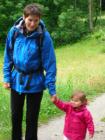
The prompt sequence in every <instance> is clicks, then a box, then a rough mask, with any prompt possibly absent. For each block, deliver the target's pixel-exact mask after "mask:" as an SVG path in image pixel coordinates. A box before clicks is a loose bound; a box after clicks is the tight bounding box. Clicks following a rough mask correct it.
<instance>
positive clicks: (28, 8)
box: [23, 4, 41, 17]
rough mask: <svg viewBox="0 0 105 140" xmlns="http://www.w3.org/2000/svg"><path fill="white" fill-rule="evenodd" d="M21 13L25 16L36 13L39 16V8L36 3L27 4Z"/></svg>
mask: <svg viewBox="0 0 105 140" xmlns="http://www.w3.org/2000/svg"><path fill="white" fill-rule="evenodd" d="M23 14H24V16H25V17H28V16H30V15H36V16H39V17H40V16H41V9H40V7H39V5H38V4H29V5H27V6H26V7H25V8H24V10H23Z"/></svg>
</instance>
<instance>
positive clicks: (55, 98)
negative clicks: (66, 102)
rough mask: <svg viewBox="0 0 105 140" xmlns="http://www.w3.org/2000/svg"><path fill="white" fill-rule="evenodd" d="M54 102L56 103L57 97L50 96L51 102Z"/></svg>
mask: <svg viewBox="0 0 105 140" xmlns="http://www.w3.org/2000/svg"><path fill="white" fill-rule="evenodd" d="M55 101H57V96H56V94H55V95H52V96H51V102H53V103H54V102H55Z"/></svg>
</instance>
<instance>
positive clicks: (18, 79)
mask: <svg viewBox="0 0 105 140" xmlns="http://www.w3.org/2000/svg"><path fill="white" fill-rule="evenodd" d="M40 18H41V12H40V8H39V7H38V5H37V4H30V5H27V6H26V7H25V8H24V11H23V17H22V18H20V19H19V20H18V21H17V22H16V23H15V24H14V26H13V27H12V28H11V29H10V31H9V33H8V36H7V41H6V48H5V53H4V67H3V71H4V87H5V88H7V89H8V88H11V117H12V140H22V116H23V105H24V99H25V97H26V108H27V111H26V135H25V140H37V139H38V138H37V123H38V115H39V110H40V103H41V99H42V96H43V90H44V89H45V88H48V90H49V93H50V95H51V96H52V97H53V98H55V97H56V87H55V81H56V79H55V78H56V58H55V53H54V48H53V43H52V39H51V37H50V35H49V32H48V31H47V30H46V29H45V25H44V23H43V21H42V20H41V19H40ZM44 71H45V72H44Z"/></svg>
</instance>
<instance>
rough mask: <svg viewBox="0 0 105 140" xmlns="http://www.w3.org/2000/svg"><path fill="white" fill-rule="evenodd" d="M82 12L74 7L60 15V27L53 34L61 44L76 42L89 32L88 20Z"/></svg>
mask: <svg viewBox="0 0 105 140" xmlns="http://www.w3.org/2000/svg"><path fill="white" fill-rule="evenodd" d="M81 15H82V12H81V11H80V10H79V9H77V10H75V11H74V9H73V8H70V9H67V11H65V12H62V13H61V14H60V15H59V17H58V28H57V29H56V31H54V32H52V36H53V38H54V40H55V41H56V42H58V43H59V44H67V43H71V42H75V41H77V40H78V39H80V38H81V37H82V36H83V35H84V34H85V33H87V32H88V30H87V26H86V24H85V23H86V22H85V21H84V20H83V18H82V17H81Z"/></svg>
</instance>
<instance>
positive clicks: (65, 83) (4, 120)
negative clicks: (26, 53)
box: [0, 38, 105, 140]
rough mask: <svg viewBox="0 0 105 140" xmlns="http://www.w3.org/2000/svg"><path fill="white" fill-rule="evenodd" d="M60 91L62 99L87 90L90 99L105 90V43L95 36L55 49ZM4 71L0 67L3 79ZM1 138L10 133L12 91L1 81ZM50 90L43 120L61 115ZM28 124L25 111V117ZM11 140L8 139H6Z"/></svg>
mask: <svg viewBox="0 0 105 140" xmlns="http://www.w3.org/2000/svg"><path fill="white" fill-rule="evenodd" d="M56 57H57V68H58V72H57V93H58V96H59V97H60V98H61V99H62V100H69V99H70V98H69V97H70V95H71V93H72V91H73V90H75V89H81V90H83V91H85V92H86V93H87V95H88V98H89V99H93V98H95V97H96V96H98V95H99V94H101V93H103V92H105V62H104V60H105V46H104V42H102V41H100V40H97V39H95V38H91V39H90V38H87V39H84V40H82V41H80V42H78V43H76V44H74V45H67V46H62V47H60V48H57V49H56ZM0 58H1V60H0V61H1V62H0V69H2V64H3V50H0ZM1 79H2V72H1V70H0V82H1ZM0 93H1V94H0V137H2V138H0V139H3V140H5V137H7V136H8V137H9V136H10V129H11V124H10V113H9V112H10V108H9V102H10V101H9V92H8V91H6V90H4V89H3V88H2V82H1V83H0ZM49 97H50V96H49V94H48V93H47V91H46V92H45V93H44V97H43V101H42V104H41V112H40V123H42V122H47V121H48V120H49V119H51V118H53V117H55V116H57V115H60V114H61V112H60V111H59V110H58V109H57V108H56V107H55V106H54V105H53V104H52V103H51V102H50V99H49ZM23 128H25V115H24V119H23ZM6 140H8V139H6Z"/></svg>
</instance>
